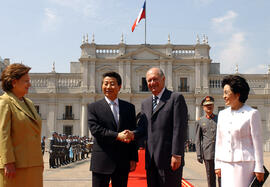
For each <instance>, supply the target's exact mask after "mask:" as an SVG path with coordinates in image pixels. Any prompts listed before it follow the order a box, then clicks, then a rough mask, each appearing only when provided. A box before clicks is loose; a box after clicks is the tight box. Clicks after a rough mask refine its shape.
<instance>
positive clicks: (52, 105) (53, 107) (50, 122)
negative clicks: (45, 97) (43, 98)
mask: <svg viewBox="0 0 270 187" xmlns="http://www.w3.org/2000/svg"><path fill="white" fill-rule="evenodd" d="M47 126H48V129H49V134H50V135H51V132H52V131H56V132H59V130H60V129H58V128H57V103H56V100H55V98H49V102H48V114H47Z"/></svg>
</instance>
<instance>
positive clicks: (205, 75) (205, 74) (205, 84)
mask: <svg viewBox="0 0 270 187" xmlns="http://www.w3.org/2000/svg"><path fill="white" fill-rule="evenodd" d="M208 74H209V73H208V63H207V62H204V63H203V73H202V75H203V91H204V93H205V94H207V93H209V88H208Z"/></svg>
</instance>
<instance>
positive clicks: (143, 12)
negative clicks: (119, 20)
mask: <svg viewBox="0 0 270 187" xmlns="http://www.w3.org/2000/svg"><path fill="white" fill-rule="evenodd" d="M143 18H144V19H145V1H144V3H143V7H142V9H141V11H140V13H139V15H138V17H137V19H136V20H135V22H134V24H133V26H132V29H131V30H132V32H133V31H134V29H135V27H136V26H137V24H138V23H139V22H140V21H141V19H143Z"/></svg>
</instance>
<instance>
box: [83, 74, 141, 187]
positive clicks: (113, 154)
mask: <svg viewBox="0 0 270 187" xmlns="http://www.w3.org/2000/svg"><path fill="white" fill-rule="evenodd" d="M121 83H122V81H121V77H120V75H119V74H118V73H116V72H108V73H105V74H104V75H103V81H102V91H103V93H104V95H105V98H104V99H102V100H99V101H97V102H95V103H92V104H89V105H88V125H89V128H90V130H91V133H92V135H93V136H94V145H93V151H92V156H91V166H90V170H91V171H92V186H93V187H108V186H109V182H110V180H111V182H112V186H113V187H126V186H127V180H128V174H129V172H130V171H134V170H135V168H136V162H137V161H138V152H137V147H136V144H135V142H131V143H129V144H127V143H124V139H125V137H126V135H125V131H124V130H125V129H129V130H134V129H135V127H136V114H135V107H134V105H132V104H131V103H128V102H126V101H123V100H121V99H118V92H119V91H120V89H121Z"/></svg>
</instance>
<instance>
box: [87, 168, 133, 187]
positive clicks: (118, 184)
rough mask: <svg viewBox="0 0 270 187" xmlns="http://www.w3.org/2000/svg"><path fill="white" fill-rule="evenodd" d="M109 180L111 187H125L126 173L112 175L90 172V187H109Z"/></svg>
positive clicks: (119, 172) (120, 172) (117, 172)
mask: <svg viewBox="0 0 270 187" xmlns="http://www.w3.org/2000/svg"><path fill="white" fill-rule="evenodd" d="M110 180H111V182H112V187H127V181H128V172H126V171H125V172H123V171H115V172H113V173H112V174H101V173H96V172H92V187H109V183H110Z"/></svg>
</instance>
